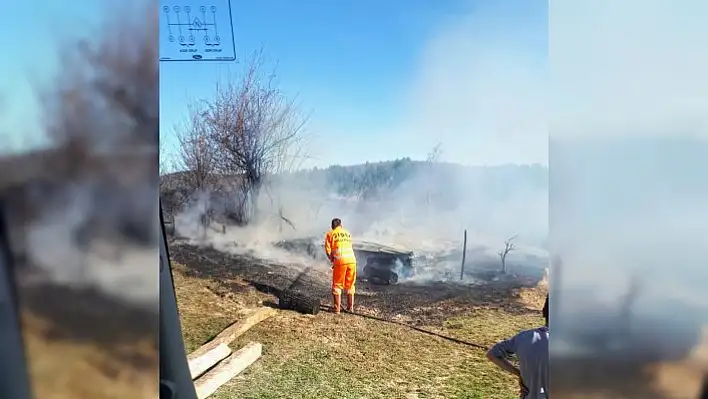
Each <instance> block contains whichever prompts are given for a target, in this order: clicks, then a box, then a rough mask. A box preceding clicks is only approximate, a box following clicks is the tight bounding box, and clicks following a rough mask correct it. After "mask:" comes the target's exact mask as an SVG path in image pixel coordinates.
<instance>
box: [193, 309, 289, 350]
mask: <svg viewBox="0 0 708 399" xmlns="http://www.w3.org/2000/svg"><path fill="white" fill-rule="evenodd" d="M276 313H278V310H277V309H273V308H269V307H262V308H259V309H256V310H255V311H253V312H251V313H249V314H248V315H247V316H246V317H244V318H243V319H241V320H239V321H237V322H235V323H233V324H231V325H230V326H228V327H226V329H225V330H224V331H222V332H220V333H219V335H217V336H216V337H214V339H212V340H211V341H209V342H207V343H206V344H204V345H202V347H201V348H199V349H197V350H195V351H194V352H192V353H190V354H189V356H187V359H188V360H189V361H192V360H193V359H196V358H198V357H201V356H203V355H204V354H205V353H207V352H209V351H211V350H213V349H214V348H216V347H217V346H219V344H225V345H229V344H230V343H232V342H234V340H235V339H236V338H238V337H240V336H241V335H243V334H244V333H245V332H246V331H248V330H249V329H250V328H251V327H253V326H255V325H256V324H258V323H260V322H261V321H263V320H265V319H267V318H269V317H271V316H273V315H275V314H276Z"/></svg>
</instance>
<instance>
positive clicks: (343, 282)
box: [324, 218, 356, 314]
mask: <svg viewBox="0 0 708 399" xmlns="http://www.w3.org/2000/svg"><path fill="white" fill-rule="evenodd" d="M324 247H325V254H327V258H328V259H329V261H330V263H331V264H332V300H333V302H334V313H337V314H338V313H339V311H340V309H341V306H342V291H344V292H345V293H346V295H347V308H346V310H347V311H348V312H354V291H355V288H354V282H355V281H356V258H355V257H354V249H353V248H352V235H351V234H349V232H348V231H347V230H346V229H345V228H344V227H342V220H341V219H338V218H335V219H332V230H330V231H328V232H327V234H326V235H325V240H324Z"/></svg>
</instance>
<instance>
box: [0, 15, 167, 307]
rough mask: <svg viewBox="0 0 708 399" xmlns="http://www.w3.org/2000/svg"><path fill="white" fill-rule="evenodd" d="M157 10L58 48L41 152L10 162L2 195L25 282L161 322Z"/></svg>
mask: <svg viewBox="0 0 708 399" xmlns="http://www.w3.org/2000/svg"><path fill="white" fill-rule="evenodd" d="M152 5H154V4H153V3H150V4H149V5H144V6H140V7H134V8H132V9H131V11H127V12H126V13H125V14H121V15H119V16H116V17H115V20H111V21H109V22H108V23H106V26H104V31H103V32H105V36H96V37H90V38H88V39H77V38H72V39H70V40H67V41H66V43H57V44H62V46H61V47H60V48H61V51H60V53H59V54H58V57H57V61H58V65H57V73H56V75H55V76H54V77H53V79H50V80H49V81H48V84H47V85H46V86H43V90H41V93H40V98H41V100H42V109H41V110H42V114H43V115H42V116H43V118H41V120H42V122H43V129H44V130H43V133H44V135H45V138H46V140H45V143H46V146H45V148H43V149H38V150H34V151H32V152H28V153H23V154H18V155H15V156H11V157H7V158H6V159H5V162H6V163H7V164H6V166H7V168H3V171H4V172H6V176H4V177H3V182H4V183H3V189H4V192H5V196H6V197H8V198H7V199H6V200H7V205H8V209H7V210H6V211H7V213H8V215H9V217H10V224H11V226H10V227H11V229H12V230H13V231H15V232H16V233H14V234H13V236H14V240H13V246H14V247H15V248H14V249H15V251H16V252H25V253H24V255H25V258H24V259H26V260H27V262H28V266H27V267H26V268H23V270H26V271H27V272H29V271H30V270H31V274H32V281H35V282H41V281H45V280H46V281H49V282H53V283H59V284H61V285H64V286H70V287H74V288H93V289H97V290H99V291H101V292H103V293H105V294H108V295H109V296H112V297H114V298H115V299H117V300H119V301H123V302H125V303H129V304H133V305H139V306H141V307H146V308H148V309H150V310H153V311H156V310H157V301H158V296H157V292H158V273H157V266H156V265H157V262H158V255H157V231H158V223H157V217H156V214H157V209H158V203H157V198H156V196H155V189H156V187H157V179H156V176H157V164H158V162H157V158H158V152H157V147H158V143H157V138H158V109H159V103H158V73H157V62H156V61H155V60H156V59H157V52H156V51H157V49H156V46H157V43H156V42H155V40H153V37H154V35H155V29H156V25H157V23H156V21H155V20H154V19H153V17H154V15H153V12H152V11H149V12H146V10H147V9H150V7H151V6H152ZM145 7H147V9H146V8H145ZM134 12H135V13H138V14H137V15H140V17H139V18H135V17H134V15H132V13H134ZM127 26H129V27H130V28H128V27H127ZM126 31H130V32H131V33H130V35H131V43H133V44H132V45H131V46H129V47H128V48H126V47H125V46H123V42H122V40H123V39H124V35H125V34H124V33H123V32H126ZM113 32H121V34H119V35H114V34H113ZM11 170H14V171H15V172H11ZM17 171H19V172H17ZM7 172H10V173H11V174H7ZM17 232H19V233H17Z"/></svg>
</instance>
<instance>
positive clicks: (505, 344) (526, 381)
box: [487, 295, 549, 399]
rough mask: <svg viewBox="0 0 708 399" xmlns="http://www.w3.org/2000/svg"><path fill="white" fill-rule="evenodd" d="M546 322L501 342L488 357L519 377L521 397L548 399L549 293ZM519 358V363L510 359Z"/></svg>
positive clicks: (545, 311)
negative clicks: (515, 363) (514, 356)
mask: <svg viewBox="0 0 708 399" xmlns="http://www.w3.org/2000/svg"><path fill="white" fill-rule="evenodd" d="M543 317H544V319H545V320H546V324H545V325H544V326H541V327H538V328H533V329H530V330H524V331H521V332H520V333H518V334H516V335H514V336H513V337H511V338H509V339H505V340H503V341H501V342H498V343H497V344H495V345H494V346H492V348H491V349H490V350H489V351H488V352H487V359H489V360H490V361H491V362H492V363H494V364H496V365H497V366H499V367H500V368H501V369H502V370H504V371H507V372H509V373H511V374H513V375H515V376H516V377H517V378H518V379H519V398H521V399H548V398H549V395H548V295H546V303H545V304H544V305H543ZM510 355H516V357H517V358H518V359H519V367H516V366H514V365H513V364H512V363H511V362H510V361H509V360H508V358H509V356H510Z"/></svg>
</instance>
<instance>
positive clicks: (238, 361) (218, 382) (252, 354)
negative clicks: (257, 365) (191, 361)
mask: <svg viewBox="0 0 708 399" xmlns="http://www.w3.org/2000/svg"><path fill="white" fill-rule="evenodd" d="M262 353H263V345H261V344H260V343H258V342H250V343H249V344H248V345H246V346H244V347H243V348H241V349H239V350H238V351H236V352H234V353H233V354H231V356H229V357H227V358H226V359H225V360H222V361H221V363H219V364H218V365H217V366H216V367H214V368H213V369H211V370H210V371H209V372H207V373H206V374H204V375H203V376H201V377H200V378H198V379H197V380H196V381H195V382H194V388H195V389H196V391H197V397H198V398H199V399H205V398H208V397H209V396H211V395H212V394H214V392H216V390H217V389H219V387H221V386H222V385H224V384H226V383H227V382H229V381H230V380H231V379H232V378H234V377H236V376H237V375H238V374H239V373H241V372H242V371H243V370H246V368H248V366H250V365H251V364H253V363H254V362H255V361H256V360H258V358H260V357H261V354H262Z"/></svg>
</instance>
